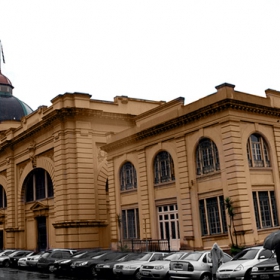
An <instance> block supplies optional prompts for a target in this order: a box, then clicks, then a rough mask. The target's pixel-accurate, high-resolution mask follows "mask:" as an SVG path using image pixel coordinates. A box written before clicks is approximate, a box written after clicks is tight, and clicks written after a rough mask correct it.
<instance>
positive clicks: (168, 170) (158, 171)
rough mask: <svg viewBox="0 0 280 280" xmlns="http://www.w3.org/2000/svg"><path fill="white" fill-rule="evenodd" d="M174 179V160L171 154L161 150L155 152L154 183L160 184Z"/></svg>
mask: <svg viewBox="0 0 280 280" xmlns="http://www.w3.org/2000/svg"><path fill="white" fill-rule="evenodd" d="M174 180H175V172H174V162H173V159H172V157H171V155H170V154H169V153H168V152H166V151H162V152H160V153H158V154H157V156H156V158H155V161H154V183H155V184H160V183H165V182H172V181H174Z"/></svg>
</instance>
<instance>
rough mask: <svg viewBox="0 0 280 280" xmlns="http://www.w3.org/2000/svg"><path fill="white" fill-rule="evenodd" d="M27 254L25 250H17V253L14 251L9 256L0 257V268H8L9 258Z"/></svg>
mask: <svg viewBox="0 0 280 280" xmlns="http://www.w3.org/2000/svg"><path fill="white" fill-rule="evenodd" d="M30 252H31V251H28V253H30ZM26 253H27V251H25V250H17V251H14V252H12V253H10V254H9V255H3V256H0V265H1V266H4V267H9V266H10V263H11V261H10V257H12V258H15V257H17V256H20V257H22V256H25V255H26Z"/></svg>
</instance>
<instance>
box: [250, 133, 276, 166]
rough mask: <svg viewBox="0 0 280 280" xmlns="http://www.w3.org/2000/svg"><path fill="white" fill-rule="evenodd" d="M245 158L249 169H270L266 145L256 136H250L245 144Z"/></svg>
mask: <svg viewBox="0 0 280 280" xmlns="http://www.w3.org/2000/svg"><path fill="white" fill-rule="evenodd" d="M247 158H248V163H249V166H250V167H270V166H271V165H270V159H269V153H268V148H267V144H266V142H265V141H264V139H263V138H262V137H261V136H260V135H258V134H252V135H251V136H250V137H249V139H248V142H247Z"/></svg>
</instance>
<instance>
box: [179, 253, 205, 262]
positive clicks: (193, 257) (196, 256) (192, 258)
mask: <svg viewBox="0 0 280 280" xmlns="http://www.w3.org/2000/svg"><path fill="white" fill-rule="evenodd" d="M202 255H203V254H202V253H191V254H189V255H187V256H184V257H183V258H182V259H181V260H190V261H198V260H199V259H200V258H201V256H202Z"/></svg>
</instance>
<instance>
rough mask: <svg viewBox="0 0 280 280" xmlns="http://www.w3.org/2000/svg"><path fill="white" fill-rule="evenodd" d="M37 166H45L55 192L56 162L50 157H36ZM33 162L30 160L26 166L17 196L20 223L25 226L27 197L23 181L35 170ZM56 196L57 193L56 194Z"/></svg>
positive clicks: (19, 182)
mask: <svg viewBox="0 0 280 280" xmlns="http://www.w3.org/2000/svg"><path fill="white" fill-rule="evenodd" d="M36 168H43V169H45V170H46V171H47V172H48V173H49V175H50V177H51V180H52V182H53V191H54V193H55V180H54V178H55V177H54V172H55V170H54V162H53V161H52V160H51V159H50V158H48V157H38V158H36ZM33 169H34V168H33V165H32V162H31V161H29V162H28V163H27V164H26V166H25V167H24V169H23V171H22V173H21V175H20V177H19V181H18V186H19V191H18V197H17V205H18V223H19V225H20V226H22V227H23V225H24V221H23V219H24V206H25V197H24V190H23V183H24V180H25V178H26V177H27V175H28V174H29V173H30V172H31V171H32V170H33ZM54 196H55V195H54Z"/></svg>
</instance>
